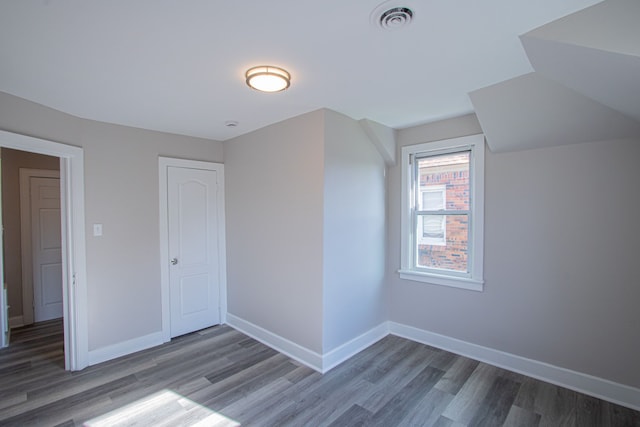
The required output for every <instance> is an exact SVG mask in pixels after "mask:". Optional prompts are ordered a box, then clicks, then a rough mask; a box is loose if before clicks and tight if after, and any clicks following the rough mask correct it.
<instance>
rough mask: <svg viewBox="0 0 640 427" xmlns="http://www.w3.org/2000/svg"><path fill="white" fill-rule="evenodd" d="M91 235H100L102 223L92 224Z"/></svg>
mask: <svg viewBox="0 0 640 427" xmlns="http://www.w3.org/2000/svg"><path fill="white" fill-rule="evenodd" d="M93 235H94V236H96V237H98V236H102V224H93Z"/></svg>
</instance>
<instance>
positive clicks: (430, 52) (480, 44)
mask: <svg viewBox="0 0 640 427" xmlns="http://www.w3.org/2000/svg"><path fill="white" fill-rule="evenodd" d="M387 3H388V5H389V7H395V6H404V7H410V8H411V9H412V10H413V12H414V20H413V22H412V24H411V25H409V26H408V27H405V28H401V29H396V30H391V31H389V30H386V31H385V30H382V29H380V28H378V27H377V26H375V25H373V24H372V23H371V22H370V21H371V19H370V15H371V12H372V11H373V10H374V9H376V8H377V7H378V6H379V5H380V0H358V1H344V0H315V1H311V0H306V1H305V0H269V1H265V0H262V1H261V0H233V1H230V0H172V1H169V0H134V1H131V0H19V1H18V0H16V1H9V0H3V1H0V91H3V92H7V93H10V94H13V95H16V96H19V97H22V98H26V99H28V100H31V101H35V102H38V103H40V104H44V105H46V106H49V107H52V108H55V109H58V110H61V111H64V112H66V113H69V114H73V115H75V116H79V117H83V118H88V119H94V120H100V121H104V122H110V123H117V124H122V125H128V126H135V127H141V128H146V129H154V130H159V131H165V132H172V133H179V134H184V135H192V136H199V137H205V138H211V139H216V140H226V139H229V138H232V137H235V136H237V135H240V134H243V133H246V132H249V131H252V130H255V129H258V128H260V127H263V126H266V125H268V124H271V123H275V122H278V121H281V120H284V119H287V118H289V117H293V116H296V115H299V114H302V113H305V112H308V111H312V110H315V109H318V108H330V109H332V110H335V111H338V112H341V113H344V114H346V115H348V116H350V117H352V118H354V119H356V120H359V119H363V118H366V119H370V120H374V121H377V122H379V123H382V124H384V125H386V126H389V127H392V128H402V127H407V126H411V125H415V124H419V123H426V122H429V121H434V120H438V119H441V118H445V117H452V116H457V115H461V114H465V113H468V112H471V111H473V106H472V104H471V102H470V99H469V96H468V95H467V94H468V93H469V92H472V91H476V90H479V89H481V88H483V87H487V86H490V85H494V84H497V83H499V82H502V81H505V80H508V79H512V78H515V77H518V76H522V75H525V74H528V73H530V72H532V71H533V68H532V67H531V64H530V63H529V60H528V58H527V55H526V54H525V51H524V49H523V46H522V44H521V42H520V39H519V36H520V35H522V34H524V33H527V32H529V31H531V30H533V29H535V28H537V27H539V26H541V25H543V24H546V23H548V22H551V21H553V20H556V19H558V18H560V17H563V16H566V15H568V14H571V13H573V12H575V11H578V10H581V9H583V8H586V7H588V6H590V5H593V4H595V3H599V0H562V1H558V0H535V1H531V0H483V1H477V0H407V1H392V2H387ZM265 64H269V65H277V66H281V67H284V68H286V69H287V70H288V71H290V72H291V74H292V76H293V77H292V84H291V88H289V89H288V90H287V91H285V92H281V93H276V94H263V93H259V92H256V91H253V90H251V89H249V88H248V87H247V86H246V85H245V83H244V71H245V70H246V69H247V68H249V67H251V66H254V65H265ZM228 120H234V121H238V122H239V125H238V126H237V127H235V128H230V127H227V126H225V122H226V121H228Z"/></svg>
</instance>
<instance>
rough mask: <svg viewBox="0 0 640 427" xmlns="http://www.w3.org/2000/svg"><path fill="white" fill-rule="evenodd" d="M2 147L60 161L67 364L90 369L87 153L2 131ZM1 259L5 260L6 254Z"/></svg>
mask: <svg viewBox="0 0 640 427" xmlns="http://www.w3.org/2000/svg"><path fill="white" fill-rule="evenodd" d="M0 147H2V148H9V149H13V150H20V151H26V152H30V153H38V154H44V155H47V156H53V157H54V158H56V159H57V160H58V164H59V174H60V184H59V189H60V218H61V220H60V228H61V230H60V235H61V257H62V262H61V266H60V267H61V270H62V302H63V304H62V306H63V330H64V361H65V363H64V364H65V369H67V370H80V369H83V368H84V367H86V366H88V330H87V329H88V328H87V323H88V322H87V287H86V280H85V277H86V259H85V230H84V223H85V221H84V162H83V150H82V149H81V148H78V147H73V146H70V145H66V144H60V143H56V142H53V141H48V140H43V139H39V138H33V137H29V136H25V135H20V134H15V133H11V132H5V131H0ZM2 246H3V245H0V248H1V247H2ZM0 252H4V251H0ZM1 255H2V258H4V257H5V254H4V253H2V254H1ZM6 264H7V263H6V262H5V263H4V264H1V265H3V266H4V265H6ZM1 270H2V269H1V268H0V271H1ZM4 277H6V276H4ZM3 282H4V281H3ZM0 311H1V312H2V313H0V315H2V317H3V318H4V319H6V318H7V317H8V316H6V314H7V311H6V306H5V307H0ZM23 315H24V313H23ZM15 321H16V320H14V322H15ZM2 323H4V321H3V322H2ZM4 338H5V337H4V336H3V340H4Z"/></svg>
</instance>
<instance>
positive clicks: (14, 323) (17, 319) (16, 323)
mask: <svg viewBox="0 0 640 427" xmlns="http://www.w3.org/2000/svg"><path fill="white" fill-rule="evenodd" d="M21 326H24V319H23V318H22V315H20V316H13V317H10V318H9V327H10V328H19V327H21Z"/></svg>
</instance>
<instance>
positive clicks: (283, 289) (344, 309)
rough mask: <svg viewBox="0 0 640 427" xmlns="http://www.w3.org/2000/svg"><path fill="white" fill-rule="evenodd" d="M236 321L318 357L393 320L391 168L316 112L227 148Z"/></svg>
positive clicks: (353, 130)
mask: <svg viewBox="0 0 640 427" xmlns="http://www.w3.org/2000/svg"><path fill="white" fill-rule="evenodd" d="M224 150H225V151H224V156H225V174H226V197H227V199H226V208H227V216H226V219H227V281H228V311H229V313H230V314H233V315H235V316H238V317H240V318H241V319H243V320H246V321H249V322H251V323H253V324H255V325H258V326H260V327H262V328H264V329H266V330H268V331H270V332H272V333H274V334H276V335H279V336H280V337H283V338H286V339H288V340H290V341H293V342H294V343H296V344H298V345H301V346H303V347H305V348H307V349H309V350H312V351H315V352H317V353H319V354H325V353H327V352H328V351H330V350H332V349H334V348H336V347H338V346H339V345H341V344H344V343H346V342H348V341H350V340H351V339H353V338H355V337H357V336H359V335H361V334H363V333H365V332H367V331H369V330H370V329H372V328H374V327H375V326H378V325H379V324H380V323H382V322H383V321H385V320H386V312H385V309H384V307H385V304H386V303H385V300H384V289H385V287H384V264H385V258H384V257H385V251H384V248H385V242H386V229H385V225H386V224H385V188H386V187H385V176H384V174H385V165H384V160H383V159H382V157H381V156H380V154H379V153H378V151H377V150H376V148H375V147H374V146H373V145H372V144H371V142H370V141H369V139H368V137H367V136H366V135H365V133H364V131H363V130H362V128H361V127H360V125H359V124H358V123H357V122H355V121H354V120H352V119H350V118H348V117H346V116H343V115H341V114H338V113H335V112H333V111H330V110H318V111H315V112H312V113H308V114H305V115H302V116H298V117H295V118H293V119H289V120H286V121H284V122H281V123H278V124H275V125H272V126H269V127H266V128H264V129H260V130H258V131H255V132H252V133H250V134H248V135H244V136H241V137H238V138H234V139H232V140H229V141H226V142H225V143H224Z"/></svg>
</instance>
